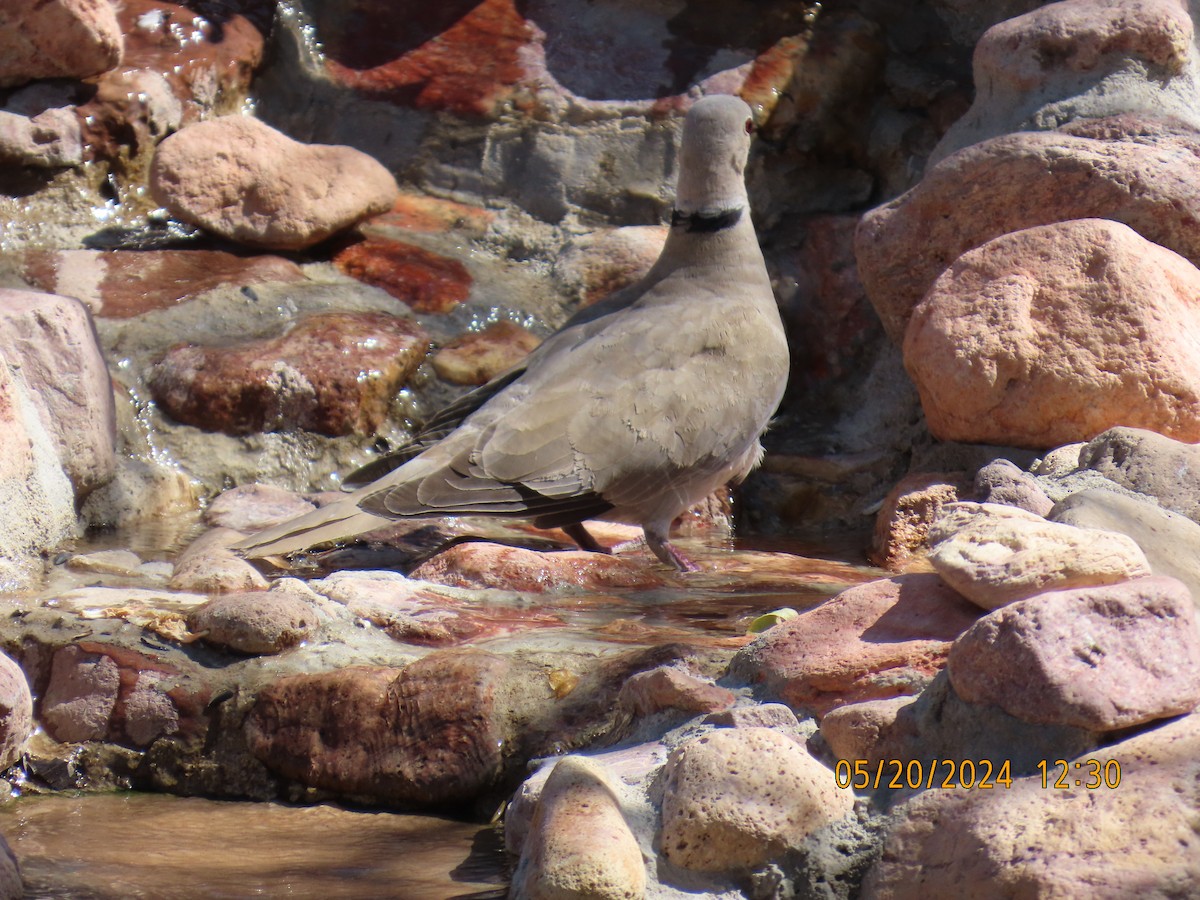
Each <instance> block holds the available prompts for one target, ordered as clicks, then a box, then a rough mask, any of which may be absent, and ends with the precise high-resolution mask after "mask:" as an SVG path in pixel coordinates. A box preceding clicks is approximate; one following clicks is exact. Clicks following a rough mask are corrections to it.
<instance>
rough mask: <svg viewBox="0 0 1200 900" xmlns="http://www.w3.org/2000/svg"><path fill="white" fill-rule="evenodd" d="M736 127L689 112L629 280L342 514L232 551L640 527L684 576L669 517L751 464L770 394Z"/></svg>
mask: <svg viewBox="0 0 1200 900" xmlns="http://www.w3.org/2000/svg"><path fill="white" fill-rule="evenodd" d="M752 130H753V129H752V120H751V114H750V108H749V107H748V106H747V105H746V104H745V103H743V102H742V101H741V100H739V99H737V98H736V97H730V96H711V97H705V98H703V99H701V100H699V101H697V102H696V103H695V105H694V106H693V107H692V108H691V110H690V111H689V112H688V115H687V119H686V121H685V124H684V129H683V140H682V145H681V147H680V160H679V182H678V186H677V190H676V203H675V212H674V214H673V216H672V218H671V228H670V233H669V234H668V236H667V241H666V244H665V245H664V247H663V250H662V254H661V255H660V256H659V258H658V261H657V262H655V264H654V266H653V267H652V268H651V269H650V271H649V272H648V273H647V275H646V276H645V277H644V278H643V279H642V280H641V281H639V282H638V283H637V284H635V285H633V286H632V287H630V288H627V289H626V290H625V291H624V292H622V295H621V296H620V297H615V298H613V300H612V301H609V302H606V303H605V306H604V307H603V314H600V315H597V314H596V312H594V311H590V310H589V311H585V312H584V314H583V315H581V316H579V317H577V319H576V320H573V322H570V323H568V325H567V326H566V327H564V328H563V329H562V330H560V331H558V332H557V333H555V334H554V335H552V336H551V337H550V338H548V339H547V340H546V341H545V342H544V343H543V344H542V345H541V346H540V347H538V348H537V349H536V350H535V351H534V352H533V353H531V354H530V355H529V356H528V357H527V358H526V360H525V362H524V363H523V364H522V365H521V366H519V367H517V368H516V369H513V370H511V371H509V372H506V373H504V374H503V375H501V376H499V377H498V378H496V379H495V380H493V381H492V382H490V383H489V384H487V385H484V386H483V387H481V388H479V389H477V390H475V391H472V392H471V393H470V394H467V395H466V396H465V397H464V398H463V399H462V400H460V401H459V402H457V403H455V404H453V405H452V406H450V407H448V408H447V409H446V410H444V411H443V412H442V413H440V414H439V415H437V416H435V417H434V419H433V420H432V422H431V423H430V424H429V425H427V427H426V428H425V430H424V431H423V432H422V434H421V435H420V436H419V438H418V443H417V444H416V447H415V448H414V450H413V451H409V452H408V453H401V454H398V455H397V456H395V457H393V458H385V459H382V460H377V461H376V462H375V463H372V464H371V465H370V466H367V467H365V468H364V469H363V470H362V472H361V474H359V473H356V475H355V476H351V478H352V479H357V481H358V482H359V483H361V482H362V481H364V480H366V479H367V478H370V479H374V480H371V481H370V482H369V483H366V484H364V485H363V486H362V487H360V488H358V489H357V490H356V491H354V492H353V493H351V494H349V495H348V496H347V497H346V498H345V499H344V500H341V501H337V502H335V503H333V504H330V505H328V506H325V507H322V508H321V509H318V510H315V511H314V512H311V513H308V514H306V515H303V516H300V517H299V518H296V519H293V520H291V521H289V522H284V523H283V524H281V525H278V526H276V527H274V528H270V529H267V530H266V531H263V532H261V533H259V534H256V535H252V536H250V537H249V538H247V539H245V540H244V541H242V542H241V543H240V544H236V545H235V548H236V549H239V550H241V551H242V552H243V553H245V555H247V556H256V557H261V556H271V555H278V554H286V553H290V552H293V551H296V550H302V549H304V548H306V547H311V546H313V545H315V544H319V543H324V542H328V541H335V540H340V539H345V538H348V537H352V536H354V535H357V534H361V533H363V532H366V531H371V530H374V529H377V528H381V527H383V526H384V525H386V524H387V522H388V520H391V519H398V518H416V517H421V516H437V515H443V516H445V515H450V516H453V515H461V516H478V515H491V516H504V517H510V518H524V519H532V520H533V522H534V524H535V525H538V526H541V527H555V526H561V527H563V528H564V529H565V530H566V531H567V533H568V534H570V535H571V537H572V538H574V539H575V540H576V542H577V543H579V544H580V546H582V547H584V548H585V549H593V550H594V549H599V547H598V545H597V544H596V542H595V541H594V540H593V539H592V538H591V536H590V535H589V534H588V533H587V531H586V530H584V528H583V526H582V524H581V523H582V522H583V521H584V520H585V519H592V518H602V519H609V520H613V521H618V522H629V523H637V524H639V525H641V526H642V529H643V531H644V533H645V536H646V544H647V545H648V546H649V547H650V549H651V550H652V551H653V552H654V554H655V555H656V556H657V557H658V558H659V559H660V560H662V561H663V562H665V563H667V564H668V565H672V566H675V567H676V568H678V569H681V570H692V569H695V566H694V565H693V564H692V563H691V562H690V561H689V560H688V559H687V558H686V557H685V556H683V555H682V554H681V553H680V552H679V551H678V550H676V549H675V548H674V547H673V546H672V545H671V544H670V542H669V541H668V540H667V530H668V528H669V527H670V524H671V521H672V520H673V519H674V518H675V517H676V516H677V515H679V513H681V512H683V510H685V509H687V508H688V507H689V506H691V505H692V504H694V503H696V502H698V501H699V500H701V499H703V498H704V497H706V496H708V494H710V493H711V492H712V491H714V490H716V489H717V488H719V487H721V486H722V485H724V484H726V483H728V482H729V481H731V480H737V479H741V478H744V477H745V476H746V474H747V473H748V472H749V471H750V470H751V469H752V468H754V466H755V465H757V464H758V462H759V460H760V458H761V457H762V446H761V445H760V444H759V437H760V436H761V435H762V433H763V431H764V430H765V429H766V427H767V423H768V421H769V419H770V417H771V415H772V414H773V413H774V411H775V407H776V406H777V405H778V404H779V400H780V397H781V396H782V395H783V389H784V385H785V382H786V380H787V371H788V348H787V341H786V339H785V338H784V332H783V324H782V323H781V321H780V318H779V311H778V308H777V307H776V304H775V298H774V295H773V294H772V291H771V285H770V282H769V280H768V278H767V272H766V268H765V266H764V264H763V256H762V252H761V251H760V250H759V246H758V240H757V238H756V237H755V234H754V226H753V225H752V224H751V222H750V213H749V209H748V206H747V199H746V187H745V179H744V170H745V166H746V155H747V152H748V150H749V147H750V132H751V131H752ZM415 451H419V452H416V454H415V455H413V453H414V452H415ZM410 457H411V458H410Z"/></svg>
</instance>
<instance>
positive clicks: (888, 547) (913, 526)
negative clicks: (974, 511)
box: [870, 472, 970, 572]
mask: <svg viewBox="0 0 1200 900" xmlns="http://www.w3.org/2000/svg"><path fill="white" fill-rule="evenodd" d="M969 487H970V485H969V483H968V481H967V477H966V473H965V472H912V473H910V474H908V475H905V476H904V477H903V478H901V479H900V481H898V482H897V483H896V486H895V487H894V488H892V489H891V490H890V491H889V492H888V495H887V496H886V497H885V498H884V500H883V506H881V507H880V509H879V513H878V514H877V515H876V517H875V532H874V535H873V537H872V539H871V550H870V558H871V562H873V563H875V564H876V565H877V566H882V567H883V568H885V569H888V570H889V571H892V572H899V571H903V570H904V568H905V566H907V565H908V564H910V563H911V562H912V561H913V560H914V558H915V557H924V556H926V555H928V553H929V529H930V528H931V527H932V525H933V523H934V522H935V521H936V520H937V517H938V515H939V514H940V513H941V511H942V507H944V506H945V505H946V504H947V503H955V502H957V501H958V500H959V499H960V498H962V496H963V495H964V494H966V492H967V490H968V488H969Z"/></svg>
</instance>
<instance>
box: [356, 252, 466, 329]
mask: <svg viewBox="0 0 1200 900" xmlns="http://www.w3.org/2000/svg"><path fill="white" fill-rule="evenodd" d="M333 264H334V265H335V266H337V267H338V268H339V269H341V270H342V271H343V272H345V273H346V274H347V275H349V276H350V277H351V278H356V279H358V280H359V281H363V282H366V283H367V284H371V285H374V286H375V287H378V288H382V289H383V290H385V291H387V292H388V293H389V294H391V295H392V296H393V297H395V298H396V299H397V300H402V301H404V302H405V303H407V304H408V305H409V306H410V307H411V308H412V309H414V310H416V311H417V312H425V313H444V312H449V311H450V310H451V309H453V308H454V307H456V306H458V304H460V303H462V302H463V301H464V300H466V299H467V297H468V296H469V295H470V293H471V275H470V273H469V272H468V271H467V267H466V266H464V265H463V264H462V263H460V262H459V261H458V260H456V259H450V258H449V257H446V256H439V255H438V254H436V253H431V252H430V251H428V250H424V249H422V248H421V247H417V246H416V245H414V244H406V243H404V242H403V241H392V240H387V239H384V238H369V239H368V240H365V241H362V242H361V243H358V244H353V245H351V246H349V247H347V248H346V249H344V250H342V251H340V252H339V253H338V254H337V255H336V256H334V258H333Z"/></svg>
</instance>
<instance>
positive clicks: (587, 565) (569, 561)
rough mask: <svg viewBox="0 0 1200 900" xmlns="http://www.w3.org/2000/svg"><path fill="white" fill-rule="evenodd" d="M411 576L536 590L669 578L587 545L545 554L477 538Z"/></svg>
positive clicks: (644, 584) (652, 583) (655, 583)
mask: <svg viewBox="0 0 1200 900" xmlns="http://www.w3.org/2000/svg"><path fill="white" fill-rule="evenodd" d="M412 577H413V578H420V579H423V580H425V581H432V582H434V583H436V584H446V585H450V586H452V587H468V588H503V589H505V590H510V591H530V592H534V593H542V592H544V591H555V590H563V589H567V590H570V589H578V590H586V591H597V590H611V589H613V588H653V587H662V586H663V584H664V583H665V582H664V581H663V579H662V578H660V577H659V576H658V575H657V574H655V572H654V571H653V569H652V568H651V567H650V566H649V565H647V564H646V563H645V562H642V561H635V560H631V559H623V558H621V557H617V556H607V555H605V554H602V553H588V552H585V551H583V550H566V551H562V552H556V553H543V552H540V551H537V550H525V549H522V548H520V547H509V546H506V545H504V544H489V543H482V542H478V541H473V542H470V543H465V544H457V545H455V546H454V547H451V548H450V549H449V550H445V551H443V552H442V553H439V554H438V555H437V556H435V557H433V558H432V559H430V560H428V561H426V562H424V563H422V564H421V565H420V566H418V567H417V568H416V569H415V570H414V571H413V572H412Z"/></svg>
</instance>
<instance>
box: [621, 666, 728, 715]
mask: <svg viewBox="0 0 1200 900" xmlns="http://www.w3.org/2000/svg"><path fill="white" fill-rule="evenodd" d="M735 699H736V698H735V697H734V695H733V691H730V690H727V689H726V688H723V687H718V686H717V685H715V684H712V683H711V682H708V681H702V680H701V679H699V678H697V677H696V676H695V675H692V674H690V673H689V672H685V671H684V670H683V669H678V668H673V667H670V666H661V667H659V668H657V669H651V670H649V671H648V672H639V673H638V674H636V675H634V676H633V677H632V678H630V679H629V680H628V681H626V682H625V683H624V684H623V685H621V692H620V693H619V694H618V695H617V706H618V707H619V708H620V709H622V710H624V711H626V712H628V713H629V714H630V715H631V716H634V717H636V718H641V717H644V716H652V715H654V714H655V713H659V712H663V711H665V710H681V711H683V712H689V713H710V712H716V711H718V710H722V709H726V708H728V707H730V706H732V705H733V702H734V700H735Z"/></svg>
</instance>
